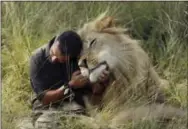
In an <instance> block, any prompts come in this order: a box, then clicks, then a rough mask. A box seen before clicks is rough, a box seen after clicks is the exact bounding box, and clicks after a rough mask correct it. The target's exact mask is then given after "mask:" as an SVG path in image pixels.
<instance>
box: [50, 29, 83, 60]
mask: <svg viewBox="0 0 188 129" xmlns="http://www.w3.org/2000/svg"><path fill="white" fill-rule="evenodd" d="M82 49H83V43H82V40H81V38H80V36H79V35H78V34H77V33H76V32H74V31H66V32H64V33H62V34H60V35H59V36H57V37H56V39H55V40H54V43H53V45H52V46H51V48H50V57H51V61H52V62H59V63H64V62H66V61H67V60H68V59H70V58H77V57H79V56H80V53H81V51H82Z"/></svg>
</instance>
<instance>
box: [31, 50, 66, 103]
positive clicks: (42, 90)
mask: <svg viewBox="0 0 188 129" xmlns="http://www.w3.org/2000/svg"><path fill="white" fill-rule="evenodd" d="M37 54H38V53H37ZM39 55H40V54H39ZM41 67H42V63H41V62H40V56H37V55H33V56H32V57H31V59H30V81H31V85H32V88H33V90H34V92H35V93H36V94H37V97H38V99H39V100H40V101H41V102H42V103H43V104H45V105H47V104H50V103H51V102H56V101H58V100H60V99H62V98H63V97H64V91H63V89H56V90H47V89H46V87H47V84H46V83H45V78H44V77H43V76H41V75H40V69H41Z"/></svg>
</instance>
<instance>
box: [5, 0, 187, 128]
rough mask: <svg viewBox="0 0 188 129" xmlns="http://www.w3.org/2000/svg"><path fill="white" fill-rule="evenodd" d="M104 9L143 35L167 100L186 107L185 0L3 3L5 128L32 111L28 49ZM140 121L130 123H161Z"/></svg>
mask: <svg viewBox="0 0 188 129" xmlns="http://www.w3.org/2000/svg"><path fill="white" fill-rule="evenodd" d="M106 9H108V10H109V13H110V14H112V15H115V16H116V17H117V18H118V19H119V23H120V24H121V25H122V26H124V27H128V28H129V29H130V34H131V36H132V37H133V38H135V39H139V40H142V44H141V45H142V46H143V48H144V49H145V50H146V51H147V52H148V54H149V56H150V58H151V60H152V62H153V64H154V65H155V66H156V69H157V72H158V73H159V74H160V76H161V77H163V78H165V79H168V80H169V81H170V87H169V88H168V90H167V94H168V95H169V98H168V101H169V103H170V104H172V105H175V106H178V107H181V108H186V107H187V105H186V104H187V87H186V84H187V83H186V79H187V66H188V62H187V54H188V53H187V45H188V44H187V43H188V20H187V19H188V3H187V2H2V10H1V11H2V23H1V25H2V33H1V34H2V35H1V36H2V42H1V43H2V51H1V52H2V53H1V54H2V56H1V57H2V127H3V129H13V128H14V122H15V120H16V119H17V118H20V117H22V116H24V115H27V114H28V111H29V112H30V106H31V105H30V103H29V100H30V95H31V93H32V92H31V87H30V82H29V76H28V67H29V62H28V61H29V57H30V55H31V52H32V51H33V50H34V49H36V48H37V47H39V46H41V45H43V44H45V43H47V42H48V40H49V39H51V38H52V37H53V36H54V35H56V34H57V33H59V32H63V31H64V30H67V29H77V28H78V27H80V26H82V25H83V24H84V23H85V22H87V21H89V20H91V19H92V18H95V17H96V16H98V15H99V14H100V13H102V12H104V11H105V10H106ZM10 123H11V124H10ZM138 125H139V126H138V127H137V124H136V125H135V126H134V127H133V125H130V128H134V129H136V128H139V127H142V126H143V127H142V128H143V129H147V128H148V129H149V128H152V129H156V128H160V127H158V125H157V126H152V124H149V123H148V122H147V124H143V123H142V124H138ZM141 125H142V126H141ZM153 125H156V124H155V123H153ZM169 126H170V125H169ZM125 128H127V129H128V128H129V127H125ZM174 128H175V127H174Z"/></svg>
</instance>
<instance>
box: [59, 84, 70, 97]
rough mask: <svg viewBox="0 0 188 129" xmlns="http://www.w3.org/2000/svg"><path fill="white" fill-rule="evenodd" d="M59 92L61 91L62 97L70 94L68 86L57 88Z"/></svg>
mask: <svg viewBox="0 0 188 129" xmlns="http://www.w3.org/2000/svg"><path fill="white" fill-rule="evenodd" d="M59 90H61V91H63V94H64V95H67V94H69V92H70V89H69V86H68V85H62V86H61V87H60V88H59Z"/></svg>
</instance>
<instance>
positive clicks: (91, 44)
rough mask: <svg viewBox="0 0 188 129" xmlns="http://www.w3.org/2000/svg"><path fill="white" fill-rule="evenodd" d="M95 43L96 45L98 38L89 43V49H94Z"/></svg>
mask: <svg viewBox="0 0 188 129" xmlns="http://www.w3.org/2000/svg"><path fill="white" fill-rule="evenodd" d="M95 43H96V38H95V39H93V40H92V41H91V42H90V43H89V48H92V47H93V46H94V44H95Z"/></svg>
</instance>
